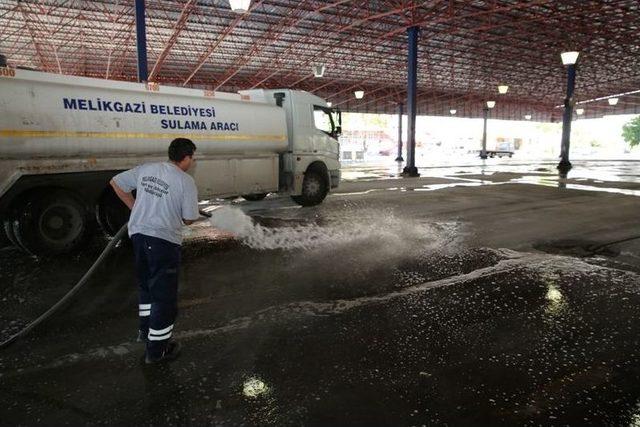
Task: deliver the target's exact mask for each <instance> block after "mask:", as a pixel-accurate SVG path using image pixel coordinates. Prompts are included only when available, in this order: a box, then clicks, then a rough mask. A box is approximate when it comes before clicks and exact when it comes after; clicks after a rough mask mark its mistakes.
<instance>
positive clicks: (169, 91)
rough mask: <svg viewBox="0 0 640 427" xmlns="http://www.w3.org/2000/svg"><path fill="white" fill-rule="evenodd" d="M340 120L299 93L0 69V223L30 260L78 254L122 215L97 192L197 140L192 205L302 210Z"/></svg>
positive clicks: (329, 161)
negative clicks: (277, 204)
mask: <svg viewBox="0 0 640 427" xmlns="http://www.w3.org/2000/svg"><path fill="white" fill-rule="evenodd" d="M340 122H341V119H340V113H339V111H337V110H333V109H331V108H328V107H327V103H326V102H325V101H324V100H323V99H321V98H319V97H317V96H315V95H312V94H310V93H307V92H303V91H296V90H288V89H285V90H262V89H259V90H248V91H241V92H239V93H237V94H232V93H222V92H217V91H207V90H199V89H188V88H177V87H170V86H161V85H158V84H154V83H146V84H144V83H129V82H117V81H110V80H101V79H93V78H84V77H72V76H64V75H57V74H48V73H40V72H34V71H29V70H21V69H12V68H7V67H0V219H1V221H2V232H3V234H5V236H4V237H5V238H6V239H9V240H10V241H11V242H12V243H13V244H14V245H16V246H18V247H21V248H22V249H24V250H26V251H28V252H30V253H33V254H60V253H67V252H70V251H73V250H76V249H77V248H79V247H80V246H81V245H82V244H83V243H84V242H85V241H86V239H87V237H88V236H89V235H91V233H92V232H93V231H94V230H95V228H94V227H95V226H96V225H99V226H100V227H101V228H102V229H103V230H104V231H105V232H106V233H108V234H111V235H113V234H114V233H115V232H117V230H118V229H119V228H120V226H121V225H122V224H124V223H125V222H126V220H127V218H128V211H127V209H126V207H124V205H123V204H122V203H121V202H120V201H119V200H118V199H117V197H116V196H115V194H114V193H113V191H112V189H111V188H110V186H109V185H108V183H109V180H110V179H111V178H112V177H113V175H115V174H116V173H118V172H120V171H123V170H126V169H129V168H132V167H134V166H136V165H138V164H140V163H144V162H153V161H166V160H167V148H168V146H169V143H170V142H171V140H173V139H174V138H176V137H185V138H189V139H191V140H193V141H194V142H195V144H196V145H197V147H198V148H197V152H196V159H197V162H196V167H195V168H194V170H193V171H191V172H190V173H191V174H193V177H194V179H195V181H196V185H197V187H198V192H199V196H200V198H201V199H203V200H204V199H210V198H213V197H233V196H243V197H245V198H246V199H249V200H260V199H262V198H264V197H265V196H266V195H267V194H268V193H270V192H278V193H283V194H288V195H290V196H291V197H292V198H293V200H294V201H295V202H297V203H298V204H300V205H302V206H312V205H316V204H319V203H321V202H322V201H323V200H324V198H325V196H326V195H327V193H328V192H329V191H330V189H332V188H335V187H337V186H338V184H339V181H340V163H339V160H338V159H339V145H338V140H337V138H338V135H339V134H340V127H341V126H340Z"/></svg>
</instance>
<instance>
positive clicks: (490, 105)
mask: <svg viewBox="0 0 640 427" xmlns="http://www.w3.org/2000/svg"><path fill="white" fill-rule="evenodd" d="M495 106H496V101H487V104H486V105H485V106H484V108H483V109H482V113H483V118H484V126H483V128H482V150H480V158H481V159H486V158H487V119H488V118H489V109H491V108H493V107H495Z"/></svg>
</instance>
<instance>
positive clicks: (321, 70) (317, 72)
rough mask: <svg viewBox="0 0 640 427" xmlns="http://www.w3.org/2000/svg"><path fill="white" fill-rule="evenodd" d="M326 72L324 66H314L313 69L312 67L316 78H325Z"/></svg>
mask: <svg viewBox="0 0 640 427" xmlns="http://www.w3.org/2000/svg"><path fill="white" fill-rule="evenodd" d="M324 70H325V67H324V65H314V66H313V67H311V71H313V76H314V77H322V76H324Z"/></svg>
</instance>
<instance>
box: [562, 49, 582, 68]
mask: <svg viewBox="0 0 640 427" xmlns="http://www.w3.org/2000/svg"><path fill="white" fill-rule="evenodd" d="M578 55H580V52H575V51H572V52H562V53H561V54H560V57H561V58H562V64H563V65H573V64H575V63H576V61H577V60H578Z"/></svg>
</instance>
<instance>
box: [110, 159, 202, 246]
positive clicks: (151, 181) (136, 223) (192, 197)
mask: <svg viewBox="0 0 640 427" xmlns="http://www.w3.org/2000/svg"><path fill="white" fill-rule="evenodd" d="M113 180H114V181H115V183H116V184H117V185H118V187H120V188H121V189H122V190H124V191H126V192H130V191H133V190H136V201H135V204H134V205H133V209H132V210H131V217H130V218H129V236H132V235H134V234H136V233H140V234H145V235H147V236H152V237H157V238H159V239H164V240H168V241H169V242H173V243H176V244H178V245H180V244H182V226H183V222H182V220H183V219H186V220H189V221H193V220H196V219H198V216H199V213H198V190H197V188H196V184H195V182H194V180H193V178H192V177H191V176H190V175H188V174H187V173H185V172H184V171H182V169H180V168H179V167H177V166H176V165H174V164H173V163H169V162H162V163H146V164H143V165H140V166H138V167H135V168H133V169H129V170H128V171H125V172H122V173H120V174H118V175H116V176H115V177H113Z"/></svg>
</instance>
